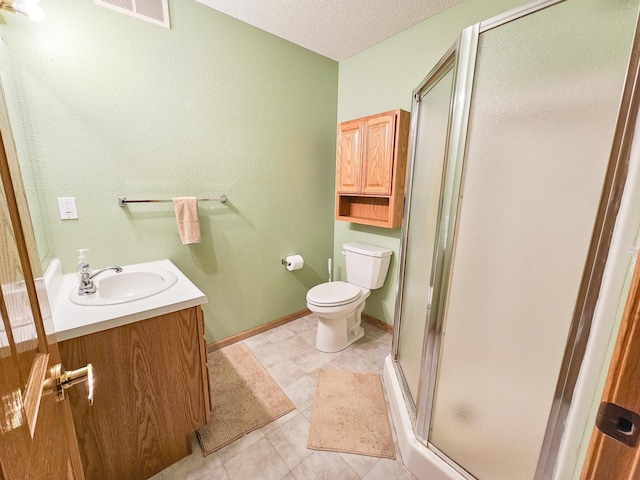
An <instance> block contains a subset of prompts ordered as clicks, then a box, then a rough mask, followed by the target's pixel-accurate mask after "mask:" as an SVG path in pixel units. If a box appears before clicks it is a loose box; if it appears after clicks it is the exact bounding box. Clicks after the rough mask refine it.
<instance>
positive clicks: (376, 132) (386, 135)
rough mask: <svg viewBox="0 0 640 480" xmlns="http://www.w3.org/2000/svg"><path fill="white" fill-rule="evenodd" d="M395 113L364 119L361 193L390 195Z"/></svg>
mask: <svg viewBox="0 0 640 480" xmlns="http://www.w3.org/2000/svg"><path fill="white" fill-rule="evenodd" d="M395 125H396V116H395V115H393V114H392V115H381V116H379V117H374V118H371V119H369V120H366V121H365V125H364V138H365V143H364V165H363V178H362V193H365V194H377V195H391V181H392V179H393V147H394V145H393V139H394V137H395Z"/></svg>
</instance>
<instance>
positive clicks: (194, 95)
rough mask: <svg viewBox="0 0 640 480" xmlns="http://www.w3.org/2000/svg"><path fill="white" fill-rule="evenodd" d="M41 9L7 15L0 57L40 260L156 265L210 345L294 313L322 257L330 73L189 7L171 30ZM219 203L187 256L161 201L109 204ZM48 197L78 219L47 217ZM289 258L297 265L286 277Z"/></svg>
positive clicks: (327, 207) (206, 215) (81, 5)
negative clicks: (189, 289)
mask: <svg viewBox="0 0 640 480" xmlns="http://www.w3.org/2000/svg"><path fill="white" fill-rule="evenodd" d="M41 4H42V7H43V9H44V10H45V13H46V14H47V20H46V21H45V22H44V23H41V24H35V23H32V22H29V21H28V20H27V19H26V18H25V17H22V16H19V15H11V14H7V15H6V16H7V21H8V25H7V26H3V27H1V28H0V33H1V34H2V37H3V40H4V41H5V43H6V45H7V48H3V49H2V51H0V53H1V54H2V55H4V56H5V59H4V60H5V62H3V63H6V61H8V62H9V63H10V64H11V66H12V71H13V73H12V76H13V77H14V79H11V78H3V82H4V83H8V84H10V83H11V82H13V83H14V85H15V88H7V91H8V93H11V94H12V96H11V97H9V98H8V100H7V103H8V105H9V111H10V114H12V116H14V115H13V114H15V118H12V121H14V122H16V123H17V124H16V125H14V129H15V130H16V132H17V133H16V140H17V141H18V142H20V139H26V140H25V141H26V143H27V144H26V145H19V149H20V152H21V155H22V156H23V157H24V158H22V159H21V160H24V161H25V163H30V165H29V166H28V168H29V169H30V170H32V172H31V171H30V172H29V173H32V174H33V177H34V179H35V181H34V183H35V184H36V185H37V192H35V193H37V195H38V197H39V200H34V198H30V201H31V203H32V208H33V209H34V210H41V212H42V223H43V224H44V228H45V230H46V232H45V234H44V236H43V237H44V238H45V239H48V240H47V243H48V249H49V250H50V256H52V257H58V258H60V259H61V261H62V265H63V270H64V272H65V273H68V272H72V271H73V270H74V268H75V262H76V252H75V250H76V249H78V248H85V247H86V248H89V249H91V251H90V252H89V254H88V258H89V261H90V263H91V264H92V266H93V267H94V268H98V267H102V266H106V265H112V264H120V265H126V264H131V263H138V262H144V261H151V260H157V259H161V258H169V259H171V260H172V261H173V262H174V263H175V264H176V265H177V266H178V267H179V268H180V269H181V270H182V271H183V272H184V273H185V274H186V275H187V276H188V277H189V278H191V280H192V281H193V282H194V283H195V284H196V285H197V286H198V287H199V288H200V289H201V290H202V291H203V292H204V293H205V294H206V295H207V296H208V298H209V303H208V305H206V306H205V322H206V334H207V339H208V340H209V341H216V340H220V339H223V338H226V337H228V336H230V335H233V334H236V333H238V332H241V331H244V330H247V329H249V328H252V327H255V326H257V325H261V324H263V323H265V322H268V321H270V320H273V319H276V318H278V317H281V316H283V315H287V314H290V313H292V312H295V311H298V310H301V309H303V308H305V306H306V304H305V294H306V292H307V290H308V289H309V288H310V287H312V286H313V285H315V284H317V283H320V282H321V281H324V279H325V278H326V262H327V258H328V257H329V256H331V253H332V242H333V240H332V239H333V227H334V221H333V200H332V199H333V191H334V185H333V182H334V168H335V167H334V165H335V140H336V139H335V127H336V115H337V114H336V104H337V88H338V64H337V63H336V62H334V61H332V60H329V59H327V58H325V57H322V56H320V55H317V54H314V53H312V52H310V51H308V50H306V49H303V48H301V47H298V46H296V45H293V44H292V43H289V42H287V41H285V40H282V39H280V38H277V37H275V36H273V35H270V34H267V33H265V32H263V31H261V30H258V29H256V28H254V27H251V26H249V25H247V24H244V23H242V22H240V21H238V20H235V19H233V18H231V17H228V16H226V15H223V14H221V13H219V12H216V11H214V10H213V9H211V8H208V7H206V6H204V5H201V4H199V3H197V2H195V1H186V0H181V1H173V2H171V4H170V8H171V22H172V28H171V29H170V30H169V29H165V28H162V27H158V26H156V25H153V24H150V23H147V22H143V21H140V20H137V19H135V18H132V17H129V16H126V15H122V14H120V13H117V12H114V11H112V10H109V9H105V8H102V7H99V6H96V5H95V4H94V3H93V2H90V1H84V2H78V1H76V0H58V1H56V2H46V1H45V2H42V3H41ZM7 57H10V60H7ZM6 72H7V69H6V68H3V69H2V74H3V76H6ZM14 80H15V81H14ZM20 117H21V119H20V120H21V121H17V120H16V119H18V118H20ZM221 193H224V194H226V195H227V196H228V197H229V201H228V202H227V204H226V205H222V204H219V203H201V204H200V217H201V227H202V243H200V244H196V245H190V246H186V245H182V244H181V243H180V239H179V236H178V232H177V228H176V221H175V217H174V215H173V207H172V205H171V204H170V203H167V204H143V205H131V206H129V207H127V208H121V207H119V206H118V204H117V197H118V195H127V196H128V197H129V198H132V199H133V198H171V197H174V196H183V195H195V196H198V197H206V196H217V195H218V194H221ZM59 196H73V197H76V200H77V205H78V212H79V216H80V218H79V219H78V220H66V221H62V220H60V219H59V216H58V211H57V200H56V197H59ZM38 207H39V208H38ZM43 248H44V249H46V248H47V247H46V246H45V247H43ZM294 253H299V254H301V255H303V256H304V258H305V261H306V263H305V266H304V268H303V269H302V270H300V271H297V272H293V273H290V272H288V271H287V270H286V269H285V268H284V267H283V266H282V265H281V263H280V260H281V258H282V257H285V256H287V255H290V254H294Z"/></svg>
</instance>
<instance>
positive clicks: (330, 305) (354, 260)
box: [307, 243, 392, 353]
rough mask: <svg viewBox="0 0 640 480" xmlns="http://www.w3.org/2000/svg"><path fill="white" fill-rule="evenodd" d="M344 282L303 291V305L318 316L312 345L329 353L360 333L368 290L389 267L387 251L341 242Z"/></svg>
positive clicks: (345, 345) (385, 274)
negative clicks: (316, 330)
mask: <svg viewBox="0 0 640 480" xmlns="http://www.w3.org/2000/svg"><path fill="white" fill-rule="evenodd" d="M342 248H343V252H342V253H343V255H344V256H345V259H346V272H347V281H346V282H327V283H321V284H320V285H316V286H315V287H313V288H312V289H311V290H309V291H308V292H307V308H308V309H309V310H311V311H312V312H313V313H315V314H316V316H317V317H318V334H317V336H316V348H317V349H318V350H320V351H321V352H327V353H333V352H339V351H340V350H344V349H345V348H347V347H348V346H349V345H351V344H352V343H353V342H355V341H357V340H359V339H361V338H362V336H363V335H364V330H363V329H362V327H361V326H360V322H361V314H362V311H363V310H364V305H365V301H366V299H367V297H369V294H370V293H371V290H375V289H376V288H380V287H382V285H384V279H385V277H386V276H387V271H388V270H389V262H390V261H391V253H392V252H391V250H388V249H386V248H380V247H374V246H372V245H365V244H363V243H345V244H343V245H342Z"/></svg>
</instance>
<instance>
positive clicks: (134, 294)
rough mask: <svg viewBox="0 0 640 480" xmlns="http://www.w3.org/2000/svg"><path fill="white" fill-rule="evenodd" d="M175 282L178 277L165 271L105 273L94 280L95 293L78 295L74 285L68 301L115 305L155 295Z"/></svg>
mask: <svg viewBox="0 0 640 480" xmlns="http://www.w3.org/2000/svg"><path fill="white" fill-rule="evenodd" d="M177 281H178V277H176V275H175V274H173V273H171V272H169V271H167V270H139V271H123V272H121V273H116V272H105V273H103V274H101V275H100V276H98V277H96V278H95V279H94V282H95V284H96V288H97V291H96V293H94V294H92V295H78V286H77V285H76V286H75V288H74V289H73V290H72V291H71V292H69V300H71V301H72V302H73V303H75V304H76V305H95V306H98V305H117V304H118V303H126V302H133V301H134V300H140V299H141V298H147V297H151V296H152V295H157V294H158V293H160V292H164V291H165V290H167V289H168V288H170V287H172V286H173V285H174V284H175V283H176V282H177Z"/></svg>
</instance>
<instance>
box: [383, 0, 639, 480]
mask: <svg viewBox="0 0 640 480" xmlns="http://www.w3.org/2000/svg"><path fill="white" fill-rule="evenodd" d="M637 19H638V1H637V0H624V1H623V0H620V1H613V0H565V1H558V0H555V1H539V2H536V3H533V4H530V5H527V6H524V7H521V8H519V9H516V10H514V11H511V12H507V13H506V14H504V15H501V16H499V17H496V18H493V19H490V20H488V21H485V22H482V23H480V24H477V25H473V26H471V27H469V28H467V29H465V30H464V31H463V32H462V33H461V35H460V37H459V40H458V42H457V43H456V44H455V45H454V46H453V47H452V48H451V49H450V50H449V51H448V52H447V53H446V54H445V56H444V57H443V58H442V60H441V61H440V62H439V63H438V65H436V66H435V67H434V69H433V70H432V71H431V72H430V73H429V75H428V76H427V77H426V78H425V80H424V81H423V82H422V83H421V84H420V85H419V86H418V87H417V88H416V90H415V91H414V100H413V108H412V134H411V136H412V153H411V164H410V172H409V183H408V189H407V201H406V210H405V215H406V217H405V219H406V220H405V225H404V229H403V240H402V242H403V243H402V252H401V259H400V277H399V288H398V299H397V303H396V314H395V322H394V344H393V351H392V355H391V356H390V357H389V359H388V360H387V364H386V365H385V383H386V385H387V389H388V391H389V392H390V393H389V395H390V397H392V398H391V404H392V413H393V414H394V420H395V423H396V425H397V427H398V428H399V429H400V430H404V431H405V433H406V432H409V435H408V437H405V436H404V435H402V434H400V433H399V437H401V438H400V444H401V450H402V452H403V459H404V461H405V464H406V465H408V466H409V468H410V469H411V470H413V473H414V474H416V476H418V477H419V478H424V479H428V480H444V479H478V480H514V479H518V480H534V479H535V480H543V479H545V480H546V479H552V478H558V477H557V476H555V475H557V473H556V474H555V475H554V471H556V466H557V462H558V452H559V450H560V447H561V440H562V439H563V435H565V433H566V432H565V424H566V421H567V415H568V412H569V409H570V407H571V403H572V400H573V399H574V392H575V389H576V382H577V380H578V372H579V369H580V366H581V364H582V361H583V359H584V357H585V349H586V345H587V339H588V337H589V331H590V327H591V322H592V318H593V315H594V310H595V307H596V302H597V300H598V298H599V295H600V289H601V283H602V282H601V280H602V277H603V270H604V266H605V263H606V260H607V256H608V254H609V252H610V245H611V238H612V232H613V225H614V224H615V220H616V217H617V214H618V206H619V200H620V198H619V197H620V195H621V193H620V192H621V191H622V186H623V185H624V182H625V181H626V176H625V172H626V170H625V168H622V167H624V166H623V165H621V163H620V160H619V159H617V158H613V156H612V155H611V152H612V151H614V150H615V144H616V142H619V139H618V138H617V136H616V124H617V119H618V114H619V110H620V108H621V98H623V90H624V86H625V79H626V76H627V67H628V63H629V58H630V52H631V47H632V43H633V38H634V32H635V28H636V23H637ZM622 103H624V102H622ZM610 157H611V159H610ZM565 437H566V435H565ZM407 438H408V439H407ZM562 441H564V440H562ZM403 446H404V447H405V448H402V447H403ZM563 480H565V479H563Z"/></svg>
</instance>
